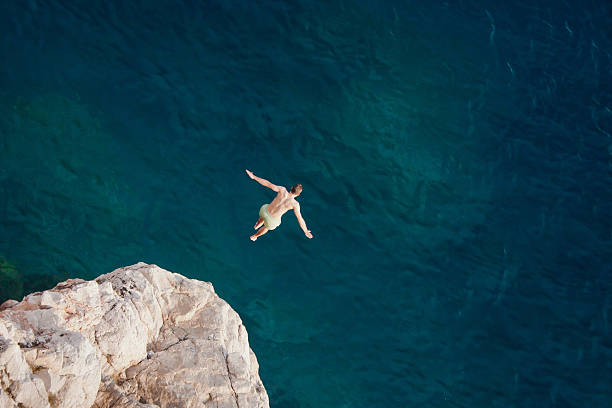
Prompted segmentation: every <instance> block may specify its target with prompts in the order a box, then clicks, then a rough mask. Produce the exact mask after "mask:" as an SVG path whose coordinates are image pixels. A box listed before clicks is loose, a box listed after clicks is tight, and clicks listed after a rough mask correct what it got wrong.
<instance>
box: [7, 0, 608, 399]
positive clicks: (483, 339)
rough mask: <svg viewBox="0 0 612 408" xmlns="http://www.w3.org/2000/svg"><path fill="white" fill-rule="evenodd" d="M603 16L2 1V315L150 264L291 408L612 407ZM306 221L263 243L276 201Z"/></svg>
mask: <svg viewBox="0 0 612 408" xmlns="http://www.w3.org/2000/svg"><path fill="white" fill-rule="evenodd" d="M610 21H612V7H611V6H610V5H609V4H608V2H605V1H599V2H598V1H582V2H578V1H561V2H559V1H543V0H539V1H523V0H521V1H517V2H501V1H496V2H494V1H488V2H487V1H482V2H478V1H469V0H465V1H453V2H426V1H409V2H408V1H397V0H394V1H384V2H375V1H348V0H346V1H280V0H279V1H273V0H260V1H244V0H235V1H231V0H227V1H205V2H204V1H202V2H199V1H148V2H144V1H132V2H120V1H114V0H109V1H87V2H85V1H43V0H29V1H9V2H5V3H4V4H3V7H2V13H0V33H1V34H2V35H1V36H0V57H1V59H2V61H3V63H2V64H0V197H1V198H0V297H1V298H0V302H1V301H3V300H4V299H6V298H9V297H12V298H20V297H21V296H22V295H23V294H24V293H29V292H32V291H34V290H41V289H45V288H49V287H52V286H53V285H54V284H55V283H57V282H59V281H60V280H64V279H66V278H69V277H80V278H84V279H92V278H94V277H96V276H98V275H99V274H102V273H107V272H110V271H112V270H113V269H115V268H117V267H120V266H124V265H129V264H133V263H136V262H138V261H144V262H149V263H155V264H157V265H159V266H161V267H163V268H166V269H169V270H171V271H174V272H178V273H182V274H184V275H186V276H189V277H193V278H198V279H202V280H206V281H211V282H212V283H213V284H214V286H215V288H216V290H217V292H218V293H219V294H220V295H221V296H222V297H223V298H224V299H226V300H227V301H228V302H229V303H230V304H231V305H232V306H233V307H234V308H235V309H236V310H237V311H238V313H239V314H240V315H241V316H242V318H243V320H244V323H245V325H246V327H247V330H248V332H249V336H250V337H249V338H250V342H251V346H252V348H253V349H254V351H255V353H256V354H257V356H258V359H259V362H260V365H261V368H260V375H261V377H262V380H263V382H264V384H265V386H266V388H267V390H268V393H269V395H270V400H271V406H272V407H273V408H289V407H291V408H296V407H299V408H319V407H347V408H348V407H366V406H367V407H521V408H523V407H537V408H542V407H607V406H610V405H612V387H611V386H610V384H612V340H611V339H612V337H611V330H612V294H611V293H612V292H611V290H612V283H611V282H612V262H611V261H610V259H611V255H612V249H611V248H612V246H611V245H612V219H611V216H610V214H611V213H612V181H611V180H612V178H611V175H612V136H611V135H612V55H611V54H612V28H611V27H612V25H611V24H610ZM247 168H248V169H250V170H252V171H253V172H254V173H255V174H256V175H258V176H261V177H264V178H267V179H269V180H270V181H272V182H273V183H276V184H282V185H285V186H287V187H289V186H291V185H293V184H295V183H301V184H303V186H304V192H303V194H302V195H301V196H300V198H299V200H300V202H301V209H302V214H303V216H304V218H305V220H306V222H307V224H308V227H309V228H310V229H311V230H312V232H313V234H314V239H312V240H309V239H307V238H305V237H304V235H303V233H302V232H301V230H300V229H299V226H298V224H297V221H296V220H295V217H293V215H292V214H291V213H288V214H286V215H285V217H284V218H283V224H282V225H281V227H279V228H278V229H277V230H275V231H273V232H270V233H268V234H267V235H265V236H263V237H262V238H261V239H259V240H258V241H257V242H256V243H252V242H251V241H249V239H248V237H249V235H251V234H252V233H253V229H252V226H253V224H254V223H255V221H256V220H257V213H258V210H259V207H260V206H261V205H262V204H263V203H266V202H269V201H270V200H271V199H272V198H273V192H272V191H271V190H266V189H265V188H264V187H262V186H260V185H258V184H256V183H255V182H253V181H252V180H250V179H249V178H248V177H247V175H246V174H245V172H244V170H245V169H247Z"/></svg>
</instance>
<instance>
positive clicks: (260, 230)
mask: <svg viewBox="0 0 612 408" xmlns="http://www.w3.org/2000/svg"><path fill="white" fill-rule="evenodd" d="M266 232H268V228H266V227H263V228H260V229H259V230H258V231H257V232H256V233H255V234H253V235H251V241H255V240H256V239H257V238H258V237H261V236H262V235H263V234H265V233H266Z"/></svg>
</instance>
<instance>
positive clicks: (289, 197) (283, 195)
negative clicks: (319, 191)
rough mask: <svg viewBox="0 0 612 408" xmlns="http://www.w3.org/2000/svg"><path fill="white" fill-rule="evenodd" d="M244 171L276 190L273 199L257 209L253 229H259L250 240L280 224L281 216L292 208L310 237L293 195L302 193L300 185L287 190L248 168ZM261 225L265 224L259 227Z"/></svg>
mask: <svg viewBox="0 0 612 408" xmlns="http://www.w3.org/2000/svg"><path fill="white" fill-rule="evenodd" d="M246 172H247V174H248V175H249V177H250V178H252V179H253V180H255V181H256V182H258V183H259V184H261V185H262V186H265V187H268V188H271V189H272V190H274V191H276V197H274V200H272V202H271V203H270V204H264V205H262V206H261V208H260V209H259V219H258V220H257V222H256V223H255V229H257V228H259V230H258V231H257V232H256V233H255V234H253V235H251V241H255V240H257V238H258V237H260V236H262V235H263V234H265V233H266V232H268V231H270V230H273V229H275V228H276V227H278V226H279V225H280V224H281V217H282V216H283V214H284V213H286V212H287V211H289V210H293V212H294V213H295V216H296V217H297V219H298V222H299V223H300V227H301V228H302V231H304V234H305V235H306V236H307V237H308V238H312V233H311V232H310V230H309V229H308V228H306V222H305V221H304V218H302V214H300V203H298V202H297V200H296V199H295V197H297V196H299V195H300V194H301V193H302V185H301V184H296V185H295V186H293V187H291V191H287V189H286V188H285V187H283V186H277V185H274V184H272V183H270V182H269V181H268V180H265V179H262V178H261V177H257V176H256V175H254V174H253V172H251V171H249V170H247V171H246ZM262 225H265V226H264V227H261V226H262ZM260 227H261V228H260Z"/></svg>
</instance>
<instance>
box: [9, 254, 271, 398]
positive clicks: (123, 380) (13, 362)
mask: <svg viewBox="0 0 612 408" xmlns="http://www.w3.org/2000/svg"><path fill="white" fill-rule="evenodd" d="M258 370H259V365H258V363H257V358H256V357H255V354H254V353H253V351H252V350H251V349H250V347H249V343H248V334H247V331H246V329H245V327H244V325H243V324H242V321H241V320H240V317H239V316H238V314H237V313H236V312H235V311H234V310H233V309H232V308H231V307H230V306H229V305H228V304H227V303H226V302H225V301H224V300H223V299H221V298H219V296H217V294H216V293H215V292H214V288H213V286H212V285H211V284H210V283H208V282H202V281H198V280H194V279H188V278H186V277H184V276H182V275H179V274H175V273H171V272H168V271H166V270H164V269H161V268H159V267H158V266H156V265H148V264H145V263H138V264H136V265H132V266H128V267H125V268H120V269H117V270H115V271H113V272H111V273H109V274H106V275H102V276H100V277H98V278H97V279H96V280H94V281H84V280H81V279H70V280H68V281H66V282H62V283H60V284H58V285H57V286H56V287H55V288H53V289H50V290H47V291H44V292H37V293H33V294H30V295H28V296H26V297H25V298H24V299H23V301H21V302H15V301H7V302H5V303H3V304H2V305H1V306H0V408H17V407H23V408H30V407H31V408H42V407H49V408H60V407H61V408H77V407H87V408H88V407H95V408H110V407H116V408H119V407H130V408H132V407H134V408H136V407H138V408H154V407H159V408H164V407H185V408H190V407H215V408H268V407H269V402H268V395H267V393H266V390H265V388H264V386H263V384H262V382H261V380H260V378H259V374H258Z"/></svg>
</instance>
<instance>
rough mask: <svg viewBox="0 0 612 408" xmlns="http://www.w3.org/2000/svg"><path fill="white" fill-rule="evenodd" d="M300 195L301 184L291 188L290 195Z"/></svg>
mask: <svg viewBox="0 0 612 408" xmlns="http://www.w3.org/2000/svg"><path fill="white" fill-rule="evenodd" d="M301 193H302V185H301V184H296V185H295V186H293V187H291V194H295V196H296V197H297V196H299V195H300V194H301Z"/></svg>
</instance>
